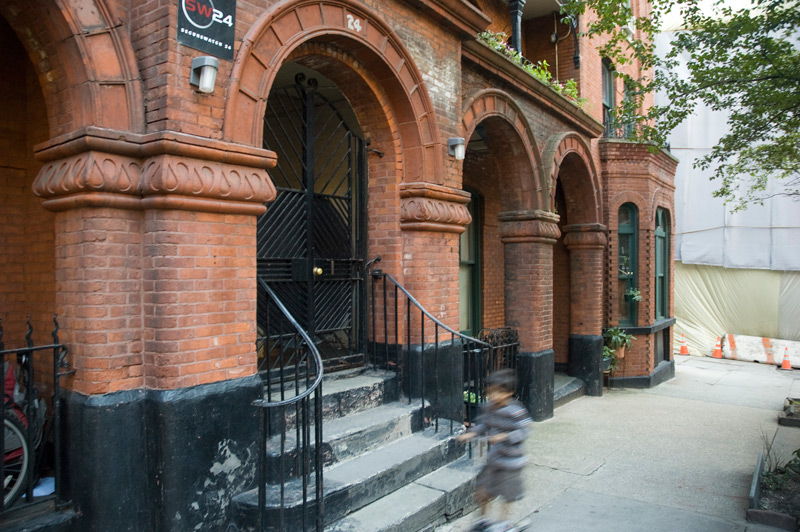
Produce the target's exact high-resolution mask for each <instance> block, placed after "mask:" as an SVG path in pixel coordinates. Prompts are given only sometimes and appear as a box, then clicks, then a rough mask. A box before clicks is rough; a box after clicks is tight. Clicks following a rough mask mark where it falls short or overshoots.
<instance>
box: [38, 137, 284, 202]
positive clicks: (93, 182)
mask: <svg viewBox="0 0 800 532" xmlns="http://www.w3.org/2000/svg"><path fill="white" fill-rule="evenodd" d="M84 133H85V134H79V135H67V136H64V137H62V138H59V139H54V141H51V143H49V145H48V146H46V147H44V148H42V149H41V150H40V152H39V154H37V155H39V156H40V158H41V159H42V160H44V161H46V164H44V165H43V166H42V168H41V170H40V171H39V175H38V176H37V177H36V180H35V182H34V184H33V191H34V193H35V194H36V195H38V196H40V197H43V198H45V200H46V201H45V202H44V206H45V207H47V208H48V209H52V210H65V209H69V208H76V207H82V206H83V207H85V206H93V207H104V206H106V207H114V208H127V209H147V208H164V209H165V208H173V209H181V210H195V209H196V210H201V211H208V212H228V213H241V214H260V213H263V212H264V210H265V208H264V203H266V202H269V201H272V200H273V199H275V196H276V190H275V186H274V185H273V184H272V181H271V179H270V178H269V175H268V174H267V171H266V167H269V166H274V162H275V159H274V153H273V152H269V151H267V150H254V149H252V148H247V147H244V148H246V149H245V150H244V151H242V152H239V155H240V156H239V157H237V156H235V155H230V154H225V153H223V152H222V150H221V146H224V145H225V143H216V142H213V141H212V143H211V144H217V145H218V146H209V145H208V143H205V142H202V140H204V139H200V142H198V141H197V140H198V139H196V138H191V139H187V137H188V136H186V135H181V134H169V135H164V134H158V135H146V136H139V135H135V134H119V133H118V132H110V131H109V130H104V131H102V134H96V133H97V131H92V132H90V133H86V132H84ZM114 134H117V136H116V137H114V136H113V135H114ZM134 140H139V141H141V143H139V144H137V143H135V142H134ZM96 148H106V149H108V151H105V150H102V151H101V150H99V149H96ZM232 151H233V152H235V151H236V150H235V148H234V149H233V150H232ZM257 151H260V152H262V153H261V154H256V153H255V152H257ZM256 159H259V160H260V161H261V163H262V164H261V165H255V164H248V163H254V162H255V160H256ZM236 162H238V163H246V164H236ZM166 195H175V196H176V198H175V199H173V200H168V201H167V200H164V199H163V198H162V199H159V200H158V201H155V200H149V201H144V199H146V198H147V197H149V196H166ZM125 197H127V198H128V199H123V198H125ZM188 199H193V201H188ZM225 204H227V206H225Z"/></svg>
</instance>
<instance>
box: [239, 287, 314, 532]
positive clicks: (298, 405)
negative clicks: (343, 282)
mask: <svg viewBox="0 0 800 532" xmlns="http://www.w3.org/2000/svg"><path fill="white" fill-rule="evenodd" d="M258 283H259V285H260V287H261V288H263V289H264V291H265V292H266V293H267V295H268V296H269V297H270V298H271V299H272V302H273V303H275V305H276V306H277V307H278V309H279V310H280V312H281V314H283V316H284V318H285V319H286V320H287V321H288V322H289V324H290V325H291V326H292V327H293V328H294V329H295V330H296V331H297V334H299V335H300V337H301V338H302V341H303V342H305V344H306V347H307V349H308V352H310V353H311V358H313V362H314V365H315V372H316V375H315V377H314V380H313V382H311V383H309V382H308V378H307V377H306V386H307V387H306V389H305V390H304V391H303V392H300V393H297V394H296V395H294V396H293V397H289V398H283V399H281V400H280V401H271V400H269V399H256V400H255V401H253V402H252V405H253V406H256V407H258V408H259V414H260V421H259V425H260V434H261V437H260V442H259V450H258V515H259V530H261V531H263V530H265V529H266V522H267V516H266V512H267V509H266V503H267V443H268V441H269V439H270V437H271V433H272V425H273V416H271V415H270V412H275V413H276V416H275V418H276V419H275V420H274V422H275V424H276V425H277V427H278V429H279V431H280V455H279V460H280V469H279V474H278V476H279V478H278V479H277V480H279V483H280V489H279V493H280V506H279V509H278V521H279V523H278V530H286V529H287V526H286V520H287V516H286V484H287V478H286V468H285V461H286V454H287V453H286V442H287V438H286V410H287V408H288V407H290V406H294V409H295V425H296V432H297V438H296V441H297V451H298V452H297V453H296V458H297V459H298V460H300V462H299V468H300V470H301V473H300V476H301V478H302V507H301V512H302V515H301V523H302V524H301V527H302V530H304V531H305V530H306V513H307V512H306V509H307V508H308V507H309V497H308V491H309V484H310V477H311V469H312V468H311V463H310V456H309V454H310V449H311V447H312V444H311V441H310V440H311V424H312V421H311V419H310V418H312V417H313V424H314V442H313V448H314V450H313V452H314V468H313V469H314V480H315V484H314V494H313V502H314V509H315V512H316V516H315V528H316V530H317V532H322V529H323V521H324V497H323V474H322V466H323V463H322V377H323V374H324V368H323V366H322V356H321V355H320V352H319V350H318V349H317V347H316V345H315V344H314V342H313V340H312V339H311V337H310V336H309V334H308V333H307V332H306V331H305V330H304V329H303V327H301V326H300V324H299V323H298V321H297V320H296V319H295V318H294V316H292V314H291V312H289V310H288V309H287V308H286V306H285V305H284V304H283V302H282V301H281V300H280V299H279V298H278V296H277V294H275V292H274V291H273V290H272V289H271V288H270V287H269V285H268V284H267V283H266V281H264V280H263V279H261V278H258ZM299 363H300V361H299V360H296V361H295V365H296V366H297V365H298V364H299ZM270 370H271V368H270V369H269V370H268V371H270ZM278 372H279V374H280V376H281V382H280V386H281V390H283V389H284V386H285V382H284V380H283V379H284V377H285V375H284V372H283V368H282V367H281V368H278ZM297 377H298V373H297V371H296V370H295V372H294V382H295V386H297V384H298V383H299V380H298V378H297ZM268 380H269V377H268ZM312 393H313V394H314V398H313V405H312V404H311V394H312ZM281 396H282V397H283V393H281ZM312 409H313V412H312ZM301 446H302V450H301V449H300V447H301Z"/></svg>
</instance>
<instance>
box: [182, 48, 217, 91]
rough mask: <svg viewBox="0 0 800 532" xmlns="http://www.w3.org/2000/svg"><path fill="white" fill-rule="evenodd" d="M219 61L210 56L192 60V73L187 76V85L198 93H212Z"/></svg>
mask: <svg viewBox="0 0 800 532" xmlns="http://www.w3.org/2000/svg"><path fill="white" fill-rule="evenodd" d="M218 68H219V59H217V58H216V57H211V56H210V55H202V56H200V57H195V58H194V59H192V73H191V75H190V76H189V85H194V86H195V87H197V90H198V91H200V92H205V93H206V94H210V93H212V92H214V82H215V81H217V69H218Z"/></svg>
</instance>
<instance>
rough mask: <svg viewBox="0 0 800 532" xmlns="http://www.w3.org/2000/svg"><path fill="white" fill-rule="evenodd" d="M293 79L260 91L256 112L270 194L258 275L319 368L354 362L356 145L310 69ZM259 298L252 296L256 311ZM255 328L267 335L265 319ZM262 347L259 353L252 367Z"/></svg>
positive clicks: (362, 172)
mask: <svg viewBox="0 0 800 532" xmlns="http://www.w3.org/2000/svg"><path fill="white" fill-rule="evenodd" d="M295 81H296V83H295V84H294V85H292V86H289V87H285V88H282V89H274V90H273V91H272V92H271V93H270V97H269V100H268V102H267V112H266V115H265V117H264V147H265V148H268V149H270V150H273V151H275V152H276V153H277V155H278V164H277V166H276V167H275V168H273V169H272V170H271V171H270V176H271V177H272V179H273V182H274V183H275V186H276V188H277V191H278V194H277V197H276V199H275V201H274V202H272V203H271V204H269V205H268V206H267V212H266V213H265V214H264V215H263V216H262V217H261V218H260V219H259V221H258V251H257V253H258V255H257V257H258V276H259V278H261V279H263V280H264V281H265V282H266V283H267V284H268V285H269V286H270V287H271V288H272V290H274V292H275V294H276V295H277V297H278V298H279V299H280V300H281V301H283V303H284V304H285V306H286V307H287V309H288V310H289V312H290V313H291V314H292V315H293V316H294V317H295V319H296V320H297V321H298V323H299V324H300V326H301V327H303V328H304V329H305V330H306V331H307V332H308V334H309V335H310V337H311V338H312V339H313V341H314V343H316V344H317V347H318V349H319V351H320V354H321V355H322V358H323V361H324V365H325V368H326V369H337V368H344V367H351V366H357V365H361V364H363V363H364V355H363V353H364V345H365V337H364V335H365V328H364V322H365V317H364V316H365V313H366V311H365V300H366V287H365V283H364V271H363V267H364V257H365V255H366V234H365V233H366V229H365V228H366V225H365V222H366V220H365V218H366V216H365V208H366V200H365V194H366V156H365V153H366V152H365V148H366V146H365V143H364V141H363V139H361V138H359V137H358V136H357V135H356V134H354V132H353V131H351V129H350V128H349V127H348V125H347V124H346V123H345V119H344V118H343V117H342V114H341V113H340V112H339V110H338V109H337V108H336V106H335V104H334V103H333V102H331V101H329V100H328V98H326V97H325V95H324V94H322V93H321V91H320V90H318V87H317V81H316V80H315V79H314V78H309V79H306V78H305V76H304V75H303V74H298V75H297V76H296V77H295ZM267 304H268V302H267V301H266V300H265V299H264V298H263V297H261V296H259V301H258V305H259V315H262V314H263V313H262V312H261V308H262V307H265V305H267ZM259 336H261V337H262V338H264V337H269V336H272V335H271V331H268V326H267V324H262V323H259ZM265 339H266V338H265ZM274 340H276V341H277V338H275V339H274ZM268 353H269V349H265V350H262V351H261V353H260V356H261V357H262V360H261V361H260V363H261V364H262V367H263V364H264V362H266V361H267V360H266V359H268V358H269V354H268Z"/></svg>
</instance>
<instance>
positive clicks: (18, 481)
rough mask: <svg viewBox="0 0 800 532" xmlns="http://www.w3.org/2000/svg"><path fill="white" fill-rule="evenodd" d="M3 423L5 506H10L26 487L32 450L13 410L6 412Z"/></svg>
mask: <svg viewBox="0 0 800 532" xmlns="http://www.w3.org/2000/svg"><path fill="white" fill-rule="evenodd" d="M3 425H4V430H5V453H4V455H3V459H4V467H3V507H4V508H8V507H9V506H11V505H12V504H14V501H16V500H17V499H18V498H19V496H20V495H22V492H23V491H24V489H25V480H26V477H27V475H28V462H29V461H30V460H31V452H30V449H29V448H28V442H27V441H26V440H25V428H24V427H23V426H22V423H21V422H20V420H19V419H18V418H17V416H16V415H14V413H13V412H6V415H5V419H3Z"/></svg>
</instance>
